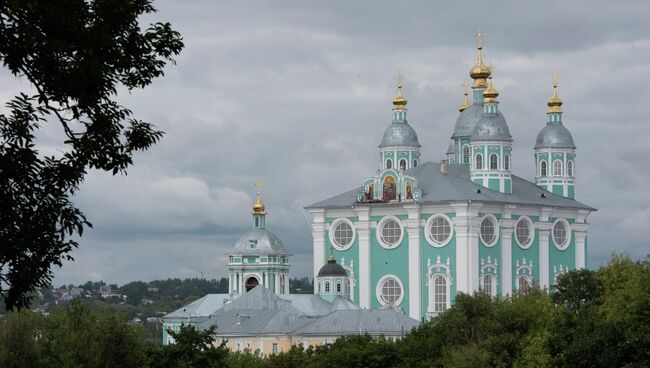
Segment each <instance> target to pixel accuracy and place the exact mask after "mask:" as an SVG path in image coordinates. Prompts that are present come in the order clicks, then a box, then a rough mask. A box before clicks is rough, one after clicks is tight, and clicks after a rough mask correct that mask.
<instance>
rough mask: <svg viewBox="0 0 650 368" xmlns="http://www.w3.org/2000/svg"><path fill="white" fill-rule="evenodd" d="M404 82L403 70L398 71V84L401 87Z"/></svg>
mask: <svg viewBox="0 0 650 368" xmlns="http://www.w3.org/2000/svg"><path fill="white" fill-rule="evenodd" d="M403 82H404V74H402V72H401V71H398V72H397V86H399V87H401V86H402V83H403Z"/></svg>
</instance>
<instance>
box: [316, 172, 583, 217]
mask: <svg viewBox="0 0 650 368" xmlns="http://www.w3.org/2000/svg"><path fill="white" fill-rule="evenodd" d="M405 174H406V175H410V176H413V177H415V179H416V180H417V186H418V188H420V189H421V190H422V199H421V201H420V203H449V202H461V201H462V202H464V201H469V200H471V201H473V202H485V203H489V202H496V203H511V204H524V205H540V206H555V207H565V208H576V209H586V210H591V211H594V210H595V209H594V208H592V207H590V206H587V205H586V204H583V203H580V202H578V201H576V200H573V199H569V198H565V197H562V196H559V195H556V194H553V193H551V192H549V191H546V190H544V189H542V188H540V187H538V186H537V185H535V183H531V182H529V181H527V180H525V179H522V178H520V177H518V176H516V175H512V194H504V193H500V192H497V191H493V190H491V189H488V188H485V187H483V186H480V185H478V184H475V183H474V182H472V180H471V179H470V176H469V168H467V167H466V166H464V165H453V164H452V165H449V166H448V168H447V175H442V174H441V173H440V164H439V163H433V162H427V163H424V164H422V165H419V166H418V167H416V168H413V169H410V170H407V171H405ZM479 189H480V193H478V191H479ZM360 190H361V187H358V188H356V189H353V190H351V191H348V192H345V193H342V194H339V195H337V196H334V197H332V198H329V199H326V200H323V201H320V202H317V203H314V204H312V205H310V206H307V207H306V208H345V207H348V208H349V207H351V206H382V205H383V206H390V205H391V204H383V203H381V204H364V203H356V200H357V194H358V193H359V191H360ZM542 194H543V195H544V196H543V197H542Z"/></svg>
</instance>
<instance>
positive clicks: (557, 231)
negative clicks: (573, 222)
mask: <svg viewBox="0 0 650 368" xmlns="http://www.w3.org/2000/svg"><path fill="white" fill-rule="evenodd" d="M570 236H571V233H570V231H569V223H568V222H567V221H566V220H564V219H559V220H557V221H555V224H554V225H553V243H555V246H556V247H557V249H560V250H564V249H566V248H567V247H568V246H569V241H570Z"/></svg>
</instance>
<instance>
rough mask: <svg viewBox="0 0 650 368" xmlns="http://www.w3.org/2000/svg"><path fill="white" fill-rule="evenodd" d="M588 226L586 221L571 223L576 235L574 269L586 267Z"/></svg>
mask: <svg viewBox="0 0 650 368" xmlns="http://www.w3.org/2000/svg"><path fill="white" fill-rule="evenodd" d="M588 226H589V225H587V224H586V223H582V224H573V226H572V227H573V235H574V236H575V237H576V239H575V246H576V269H578V270H579V269H581V268H585V267H587V249H586V248H587V247H586V239H587V229H588Z"/></svg>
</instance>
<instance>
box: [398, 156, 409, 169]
mask: <svg viewBox="0 0 650 368" xmlns="http://www.w3.org/2000/svg"><path fill="white" fill-rule="evenodd" d="M402 164H404V165H403V166H404V168H402ZM398 166H399V169H400V170H408V163H407V161H406V159H405V158H401V159H400V160H399V165H398Z"/></svg>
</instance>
